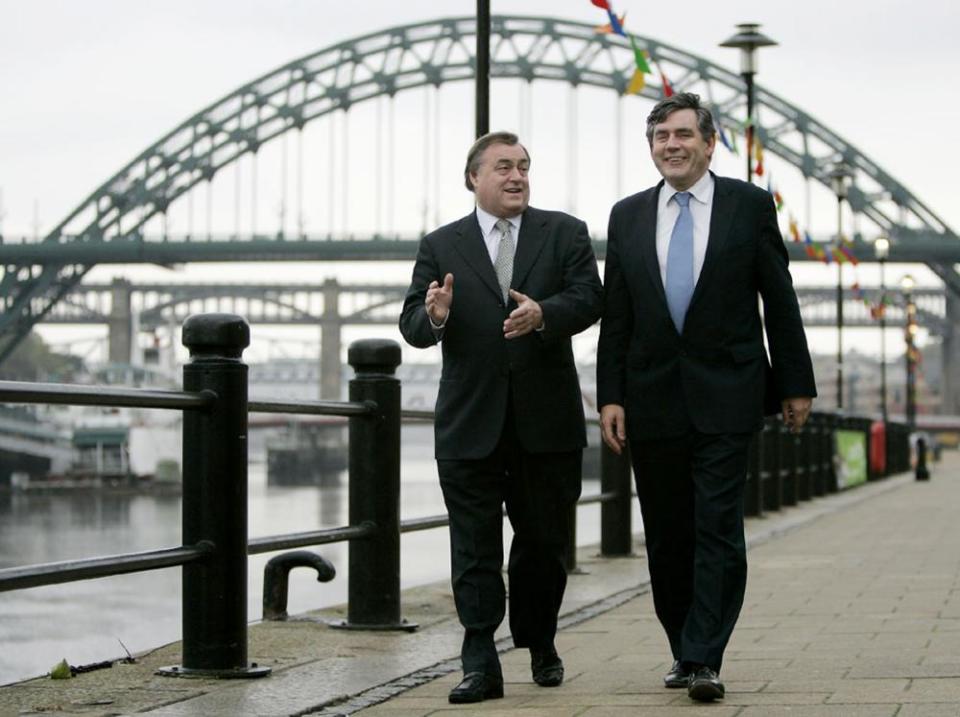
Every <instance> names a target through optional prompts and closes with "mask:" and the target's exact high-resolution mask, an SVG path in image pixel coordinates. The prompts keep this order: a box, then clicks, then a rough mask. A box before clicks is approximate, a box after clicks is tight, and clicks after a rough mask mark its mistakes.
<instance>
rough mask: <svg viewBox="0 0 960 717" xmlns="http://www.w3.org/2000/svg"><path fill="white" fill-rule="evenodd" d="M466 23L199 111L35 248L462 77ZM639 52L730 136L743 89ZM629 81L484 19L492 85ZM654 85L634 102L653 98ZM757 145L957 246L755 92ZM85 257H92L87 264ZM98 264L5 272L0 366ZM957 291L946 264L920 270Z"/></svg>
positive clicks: (883, 175) (295, 73)
mask: <svg viewBox="0 0 960 717" xmlns="http://www.w3.org/2000/svg"><path fill="white" fill-rule="evenodd" d="M475 32H476V23H475V19H474V18H472V17H461V18H448V19H440V20H435V21H430V22H423V23H417V24H412V25H405V26H400V27H394V28H390V29H387V30H383V31H379V32H375V33H370V34H368V35H364V36H362V37H358V38H352V39H349V40H345V41H343V42H341V43H338V44H336V45H333V46H331V47H328V48H324V49H322V50H320V51H318V52H315V53H312V54H310V55H307V56H304V57H301V58H299V59H297V60H294V61H292V62H290V63H287V64H286V65H284V66H282V67H280V68H278V69H276V70H274V71H272V72H269V73H267V74H265V75H263V76H261V77H259V78H257V79H255V80H253V81H252V82H250V83H247V84H246V85H243V86H242V87H240V88H238V89H237V90H236V91H234V92H231V93H230V94H228V95H226V96H224V97H223V98H221V99H219V100H217V101H216V102H214V103H212V104H211V105H209V106H207V107H205V108H204V109H202V110H200V111H199V112H197V113H196V114H194V115H193V116H192V117H190V118H189V119H187V120H186V121H185V122H183V123H182V124H180V125H179V126H178V127H176V128H174V129H173V130H172V131H170V132H169V133H167V134H166V135H165V136H163V137H162V138H160V139H159V140H158V141H156V142H155V143H153V144H152V145H150V146H149V147H147V148H146V149H145V150H144V151H143V152H141V153H140V154H139V155H138V156H137V157H136V158H134V159H133V160H132V161H131V162H130V163H128V164H127V165H126V166H125V167H123V168H122V169H121V170H120V171H118V172H117V173H116V174H115V175H114V176H112V177H110V178H109V179H108V180H107V181H106V182H104V183H103V184H102V185H101V186H99V187H98V188H97V189H95V190H94V191H93V192H92V193H91V194H90V196H89V197H87V198H86V199H85V200H84V201H83V202H82V203H81V204H80V205H79V206H78V207H77V208H76V209H75V210H74V211H72V212H71V213H70V214H69V215H68V216H67V217H66V218H65V219H64V220H63V221H61V222H60V223H59V224H58V225H57V226H56V227H55V228H54V229H53V230H52V231H51V232H50V233H49V234H48V235H47V236H46V237H45V238H44V239H43V241H44V242H45V243H53V244H66V243H70V244H73V245H76V244H80V245H82V246H90V247H91V249H95V248H102V246H103V244H104V243H105V242H118V243H121V244H133V245H136V244H137V243H142V242H143V236H142V234H141V229H142V227H143V225H144V224H145V223H146V222H147V221H149V220H150V219H151V218H152V217H154V216H156V215H157V214H163V213H165V212H166V211H167V209H168V208H169V207H170V205H171V203H172V202H174V201H175V200H176V199H177V198H179V197H180V196H182V195H183V194H184V193H186V192H188V191H189V190H191V189H192V188H193V187H195V186H196V185H198V184H200V183H202V182H206V181H209V180H211V179H212V178H213V177H214V176H215V175H216V174H217V173H218V172H219V171H220V170H221V169H223V168H224V167H225V166H227V165H229V164H231V163H233V162H235V161H237V160H238V159H240V158H241V157H242V156H244V155H246V154H249V153H255V152H257V150H258V149H259V148H260V147H261V146H262V145H263V144H264V143H266V142H269V141H270V140H272V139H274V138H276V137H279V136H280V135H282V134H284V133H286V132H289V131H292V130H297V129H301V128H302V127H303V126H304V125H305V124H306V123H308V122H310V121H312V120H315V119H317V118H319V117H322V116H324V115H327V114H329V113H331V112H334V111H337V110H346V109H348V108H349V107H351V106H352V105H353V104H357V103H360V102H364V101H366V100H370V99H373V98H375V97H379V96H383V95H387V96H393V95H394V94H396V93H398V92H402V91H405V90H408V89H413V88H417V87H423V86H426V85H434V86H439V85H442V84H444V83H447V82H456V81H462V80H468V79H472V78H473V75H474V59H473V50H474V47H473V42H472V38H473V37H474V35H475ZM636 39H637V42H638V44H639V45H640V46H641V47H644V48H646V49H647V50H649V52H650V53H651V54H652V56H653V57H655V58H656V59H657V61H658V62H659V63H660V64H661V65H662V66H663V67H664V68H665V69H666V70H667V71H668V74H669V75H670V76H672V77H674V78H675V80H674V82H673V84H674V86H675V88H677V89H691V90H694V91H698V92H700V93H701V94H702V95H704V96H706V97H707V98H708V99H709V100H710V101H711V103H712V104H713V106H714V107H715V108H716V111H717V114H718V115H719V116H720V117H721V119H722V120H724V121H725V122H726V123H727V124H728V125H729V126H738V125H739V122H740V117H742V116H743V115H744V114H745V111H744V110H745V103H746V98H745V94H744V92H743V83H742V79H741V78H740V77H739V76H738V75H736V74H735V73H732V72H730V71H728V70H726V69H724V68H722V67H720V66H719V65H716V64H714V63H712V62H710V61H709V60H706V59H704V58H702V57H699V56H697V55H694V54H691V53H688V52H686V51H684V50H681V49H679V48H677V47H674V46H671V45H667V44H665V43H662V42H660V41H658V40H655V39H653V38H649V37H641V36H637V38H636ZM632 71H633V53H632V50H631V48H630V46H629V44H628V43H627V42H626V41H625V40H624V39H623V38H621V37H618V36H615V35H601V34H597V33H596V32H595V31H594V28H593V26H592V25H587V24H584V23H577V22H571V21H567V20H562V19H557V18H545V17H519V16H497V17H494V18H493V19H492V37H491V74H492V76H493V77H494V78H520V79H526V80H528V81H533V80H554V81H559V82H566V83H569V84H571V85H574V86H576V85H590V86H595V87H601V88H607V89H610V90H613V91H615V92H618V93H621V94H622V93H624V92H625V90H626V87H627V84H628V82H629V79H630V76H631V74H632ZM661 92H662V88H661V86H660V85H658V84H657V83H655V82H654V83H652V84H650V85H648V86H647V87H645V88H644V89H643V91H642V95H643V96H644V97H646V98H648V99H658V98H659V97H660V96H661ZM755 104H756V107H757V113H758V115H759V116H760V117H761V118H762V120H763V121H762V123H761V126H760V128H759V136H760V139H761V141H762V142H763V144H764V147H765V148H766V149H767V150H768V151H770V152H771V153H773V154H775V155H777V156H779V157H781V158H783V159H784V160H786V161H787V162H789V163H790V164H792V165H793V166H795V167H796V168H797V169H799V170H800V172H801V173H802V174H803V176H804V177H806V178H809V179H812V180H814V181H817V182H820V183H823V184H825V185H827V186H829V178H828V172H829V170H830V168H831V167H832V166H833V164H834V163H835V162H836V161H837V160H839V159H843V160H844V161H846V162H847V163H848V164H849V165H851V166H852V167H854V168H855V169H856V170H857V173H858V177H859V178H860V179H862V180H864V184H863V185H862V186H861V185H859V184H858V185H855V186H853V187H852V188H851V190H850V194H849V202H850V206H851V208H852V209H853V211H854V212H857V213H860V214H862V215H864V216H866V217H867V218H868V219H869V220H870V221H871V222H872V223H873V224H875V225H876V226H877V227H878V228H879V229H880V230H881V231H883V232H885V233H887V234H888V235H889V236H890V237H891V239H892V240H893V241H894V242H912V241H920V240H921V239H931V238H935V239H944V240H951V241H955V240H956V239H957V237H956V235H955V234H954V233H953V231H952V230H951V229H950V228H949V227H948V226H947V225H946V223H945V222H944V221H943V220H942V219H941V218H940V217H938V216H937V215H936V214H935V213H934V212H933V211H932V210H931V209H930V208H929V207H927V206H926V205H925V204H923V202H921V201H920V200H919V199H918V198H917V197H915V196H914V195H913V194H912V193H911V192H910V191H909V190H907V189H906V188H905V187H904V186H903V185H902V184H901V183H900V182H898V181H897V180H895V179H894V178H893V177H892V175H890V174H888V173H887V172H885V171H884V170H883V169H881V168H880V167H879V166H878V165H877V164H876V163H874V162H873V161H872V160H870V159H869V158H868V157H867V156H866V155H864V154H863V153H862V152H861V151H859V150H858V149H857V148H856V147H855V146H854V145H853V144H851V143H850V142H848V141H846V140H845V139H843V138H842V137H840V136H839V135H837V134H836V133H834V132H833V131H831V130H830V129H829V128H827V127H826V126H824V125H823V124H821V123H820V122H818V121H817V120H816V119H815V118H813V117H812V116H810V115H808V114H806V113H805V112H803V111H802V110H800V109H799V108H797V107H795V106H793V105H791V104H790V103H789V102H787V101H786V100H784V99H782V98H781V97H779V96H777V95H775V94H773V93H772V92H770V91H768V90H766V89H765V88H763V87H757V88H755ZM92 254H93V252H91V255H92ZM94 264H95V260H93V259H92V258H91V260H90V261H89V262H88V261H79V262H74V263H70V264H42V265H41V264H23V265H18V264H8V265H7V266H5V267H4V275H3V279H2V281H0V292H2V295H3V296H4V301H3V311H2V313H0V361H2V360H3V359H4V358H5V357H6V356H7V355H8V354H9V352H10V351H11V350H12V349H13V347H14V346H15V345H16V343H17V342H19V340H20V339H21V338H22V337H23V336H25V335H26V334H27V333H28V332H29V330H30V329H31V328H32V327H33V325H34V324H35V323H36V322H37V321H39V320H41V319H42V317H43V316H44V315H45V314H46V313H47V312H48V311H49V310H50V309H51V308H52V306H53V305H54V304H55V303H56V302H57V301H59V300H60V299H61V298H62V297H63V296H64V295H65V294H66V293H68V292H69V291H70V289H71V288H73V287H74V286H75V285H76V284H77V283H79V281H80V280H81V279H82V278H83V276H84V274H86V272H87V271H88V270H89V269H90V268H91V267H92V266H93V265H94ZM930 266H931V268H933V270H934V271H935V272H936V273H937V274H938V275H939V276H940V277H941V278H942V279H944V281H945V282H946V283H947V285H948V286H949V287H950V288H951V289H952V290H953V291H955V292H956V293H960V276H958V274H957V273H956V272H955V270H954V269H953V267H952V265H950V264H946V263H930Z"/></svg>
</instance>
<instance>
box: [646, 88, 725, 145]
mask: <svg viewBox="0 0 960 717" xmlns="http://www.w3.org/2000/svg"><path fill="white" fill-rule="evenodd" d="M677 110H693V111H694V112H696V113H697V128H698V129H699V130H700V134H701V136H702V137H703V139H704V141H705V142H709V141H710V138H711V137H713V136H714V135H715V134H716V133H717V129H716V127H714V125H713V115H712V114H711V112H710V110H708V109H707V108H706V107H704V106H703V105H701V104H700V95H697V94H694V93H693V92H679V93H677V94H675V95H672V96H670V97H666V98H664V99H662V100H660V101H659V102H657V104H655V105H654V106H653V109H652V110H650V114H649V115H647V144H649V145H650V146H651V147H652V146H653V129H654V127H656V126H657V125H658V124H660V123H661V122H663V121H664V120H666V119H667V117H669V116H670V115H672V114H673V113H674V112H676V111H677Z"/></svg>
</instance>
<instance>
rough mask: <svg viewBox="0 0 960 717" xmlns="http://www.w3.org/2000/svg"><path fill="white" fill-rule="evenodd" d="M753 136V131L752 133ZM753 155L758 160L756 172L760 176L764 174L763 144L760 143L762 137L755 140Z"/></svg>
mask: <svg viewBox="0 0 960 717" xmlns="http://www.w3.org/2000/svg"><path fill="white" fill-rule="evenodd" d="M750 134H751V136H752V135H753V132H751V133H750ZM753 157H754V159H756V160H757V166H756V167H755V168H754V170H753V171H754V172H755V173H756V175H757V176H758V177H762V176H763V145H762V144H760V138H759V137H757V138H756V140H755V142H754V150H753Z"/></svg>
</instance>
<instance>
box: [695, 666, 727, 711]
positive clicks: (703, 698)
mask: <svg viewBox="0 0 960 717" xmlns="http://www.w3.org/2000/svg"><path fill="white" fill-rule="evenodd" d="M724 692H725V690H724V688H723V683H722V682H721V681H720V675H718V674H717V673H716V672H714V671H713V670H711V669H710V668H709V667H707V666H706V665H700V666H698V667H697V668H696V669H695V670H694V671H693V673H692V674H691V675H690V685H689V686H688V687H687V695H688V696H689V697H690V699H691V700H695V701H696V702H713V701H714V700H719V699H723V694H724Z"/></svg>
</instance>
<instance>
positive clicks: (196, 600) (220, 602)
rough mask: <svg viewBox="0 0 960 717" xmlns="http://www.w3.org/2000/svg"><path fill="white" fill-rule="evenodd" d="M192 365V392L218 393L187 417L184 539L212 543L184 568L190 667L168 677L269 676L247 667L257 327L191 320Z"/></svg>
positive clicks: (219, 319) (186, 377) (206, 317)
mask: <svg viewBox="0 0 960 717" xmlns="http://www.w3.org/2000/svg"><path fill="white" fill-rule="evenodd" d="M183 345H184V346H186V347H187V348H188V349H189V350H190V362H189V363H187V364H185V365H184V367H183V388H184V390H185V391H195V392H201V391H203V392H210V393H212V394H214V395H215V396H216V401H215V402H214V404H213V406H212V408H210V409H209V410H205V411H185V412H184V416H183V508H182V515H183V517H182V522H183V543H184V545H188V546H189V545H198V544H204V543H206V544H211V545H212V546H213V548H214V550H213V554H212V556H211V557H210V559H208V560H203V561H200V562H196V563H189V564H187V565H184V566H183V584H182V601H183V605H182V614H183V656H182V659H183V664H182V665H179V666H177V665H174V666H170V667H164V668H161V669H160V670H159V672H160V673H161V674H164V675H171V676H175V675H188V676H203V677H220V678H223V677H263V676H264V675H267V674H269V673H270V668H268V667H259V666H257V665H256V664H253V665H248V664H247V365H246V364H245V363H243V360H242V359H241V356H242V354H243V349H245V348H246V347H247V346H249V345H250V327H249V326H248V325H247V322H246V320H245V319H244V318H243V317H241V316H236V315H234V314H195V315H193V316H189V317H187V320H186V321H184V323H183Z"/></svg>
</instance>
